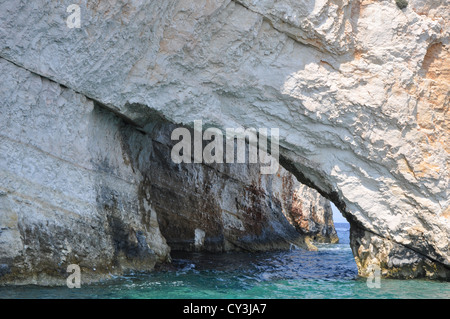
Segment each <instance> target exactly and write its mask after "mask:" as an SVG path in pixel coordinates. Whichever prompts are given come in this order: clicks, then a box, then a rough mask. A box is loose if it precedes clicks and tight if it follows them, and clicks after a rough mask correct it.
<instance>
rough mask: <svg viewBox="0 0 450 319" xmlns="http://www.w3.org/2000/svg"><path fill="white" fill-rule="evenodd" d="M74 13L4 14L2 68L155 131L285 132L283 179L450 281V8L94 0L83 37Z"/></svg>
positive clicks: (19, 10) (21, 10) (34, 7)
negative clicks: (16, 68)
mask: <svg viewBox="0 0 450 319" xmlns="http://www.w3.org/2000/svg"><path fill="white" fill-rule="evenodd" d="M69 4H71V3H70V1H58V2H54V1H52V2H48V1H43V0H38V1H32V2H31V1H13V2H11V1H3V2H2V3H1V4H0V5H1V9H2V10H0V24H1V26H2V27H1V28H0V56H1V57H3V58H5V59H8V60H10V61H12V62H14V63H16V64H17V65H20V66H21V67H23V68H26V69H29V70H31V71H33V72H35V73H38V74H40V75H42V76H44V77H46V78H50V79H52V80H54V81H56V82H58V83H60V84H63V85H65V86H67V87H70V88H72V89H73V90H75V91H77V92H80V93H82V94H83V95H85V96H87V97H89V98H92V99H94V100H96V101H99V102H101V103H103V104H104V105H106V106H108V107H110V108H111V109H113V110H114V111H116V112H118V113H120V114H121V115H123V116H124V117H126V118H128V119H130V120H132V121H134V122H135V123H137V124H139V125H141V126H142V127H144V128H145V125H146V124H147V123H148V122H149V118H150V115H149V111H150V110H157V111H159V112H160V113H162V114H163V115H164V116H165V117H166V118H167V119H168V120H170V121H171V122H173V123H183V124H186V125H192V123H193V121H194V120H200V119H202V120H203V121H204V123H206V124H208V125H214V126H217V127H219V128H226V127H236V126H239V125H241V126H243V127H275V128H279V129H280V145H281V161H282V164H283V166H284V167H285V168H287V169H288V170H289V171H291V172H293V173H294V174H295V175H296V176H297V177H298V178H299V180H300V181H301V182H303V183H305V184H307V185H309V186H312V187H314V188H316V189H317V190H318V191H319V192H320V193H321V194H322V195H324V196H326V197H328V198H329V199H332V200H333V201H334V202H335V204H336V205H337V206H338V207H339V208H340V209H341V211H342V212H343V213H344V214H345V216H346V217H347V218H348V219H349V220H350V221H351V223H352V229H353V231H352V236H356V237H359V235H356V234H359V231H366V232H367V234H366V235H364V237H366V236H378V237H380V238H383V240H385V241H390V242H392V245H396V247H398V249H397V251H399V250H404V252H405V254H404V255H407V254H406V252H409V251H413V252H415V253H417V254H419V255H420V256H422V257H423V258H425V259H426V260H428V262H429V263H431V264H435V265H436V267H437V268H440V267H442V268H443V269H445V273H446V274H448V271H449V267H450V254H449V237H450V236H449V234H450V223H449V218H450V208H449V198H450V196H449V189H450V187H449V181H450V176H449V174H448V172H449V167H448V165H449V156H448V153H449V148H448V146H449V145H450V143H449V142H448V136H449V126H448V119H449V82H450V81H449V74H450V73H449V65H450V63H448V60H449V52H450V51H449V30H450V28H449V21H450V19H449V12H450V9H449V3H448V1H445V0H440V1H434V0H433V1H432V0H428V1H427V0H410V1H409V5H408V7H406V8H404V9H402V10H401V9H399V8H398V7H397V5H396V4H395V1H393V0H384V1H366V0H354V1H351V0H343V1H332V0H324V1H315V0H307V1H290V0H284V1H277V2H274V3H272V2H269V1H246V0H241V1H229V0H215V1H209V0H208V1H206V0H205V1H189V0H179V1H175V0H173V1H152V2H143V1H130V2H122V1H119V0H117V1H109V2H105V1H99V0H93V1H87V2H86V3H82V4H81V13H82V15H81V27H80V28H79V29H69V28H68V27H67V25H66V21H65V19H66V18H67V16H68V13H67V12H66V8H67V7H68V6H69ZM150 113H151V112H150ZM353 242H355V241H353ZM354 248H355V247H354ZM353 251H354V253H355V254H356V256H355V257H356V258H360V259H361V256H358V255H357V254H358V253H359V249H354V250H353ZM369 254H370V256H371V258H370V260H371V262H372V263H374V264H377V265H381V266H382V265H387V264H389V260H386V258H388V257H387V255H386V254H382V253H380V252H379V251H376V250H371V251H370V252H369ZM406 264H407V263H405V264H404V265H406ZM365 265H366V264H365V263H359V266H360V273H361V274H362V275H364V274H365V273H366V271H365V269H364V267H365ZM385 270H386V272H389V269H388V268H386V269H385ZM400 273H401V272H396V274H400ZM419 273H422V274H423V273H425V272H424V271H421V272H419ZM427 274H428V273H427ZM441 274H442V273H441ZM446 274H444V278H445V276H446ZM392 275H395V274H394V273H392ZM440 277H442V275H440Z"/></svg>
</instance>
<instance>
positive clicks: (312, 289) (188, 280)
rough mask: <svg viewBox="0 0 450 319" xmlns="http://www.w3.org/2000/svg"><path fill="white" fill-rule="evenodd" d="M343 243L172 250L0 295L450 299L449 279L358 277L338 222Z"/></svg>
mask: <svg viewBox="0 0 450 319" xmlns="http://www.w3.org/2000/svg"><path fill="white" fill-rule="evenodd" d="M336 230H337V232H338V235H339V238H340V243H339V244H334V245H329V244H321V245H319V246H318V247H319V250H318V251H315V252H313V251H304V250H301V249H293V250H290V251H277V252H265V253H251V254H250V253H226V254H203V253H202V254H200V253H173V254H172V258H173V264H172V266H171V267H170V268H169V269H166V270H160V271H155V272H153V273H150V274H130V275H127V276H122V277H117V278H114V279H112V280H108V281H105V282H101V283H97V284H92V285H83V286H82V287H81V288H80V289H69V288H67V287H53V288H48V287H39V286H22V287H0V298H173V299H176V298H188V299H190V298H211V299H218V298H245V299H247V298H280V299H292V298H314V299H318V298H319V299H322V298H338V299H341V298H357V299H360V298H433V299H435V298H444V299H448V298H450V283H447V282H436V281H428V280H387V279H381V283H380V284H381V287H380V288H369V287H368V286H367V281H366V279H362V278H358V276H357V269H356V265H355V261H354V259H353V255H352V252H351V250H350V246H349V226H348V224H336Z"/></svg>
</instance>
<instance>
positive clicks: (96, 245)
mask: <svg viewBox="0 0 450 319" xmlns="http://www.w3.org/2000/svg"><path fill="white" fill-rule="evenodd" d="M0 73H1V74H4V77H3V80H2V81H0V96H2V105H1V107H0V110H1V117H0V128H1V136H0V140H1V143H0V177H1V184H0V282H2V283H16V284H20V283H36V284H45V285H51V284H61V283H64V278H66V277H67V273H66V268H67V266H68V265H69V264H78V265H79V266H80V267H81V270H82V274H83V276H82V279H83V281H84V282H89V281H91V280H98V279H100V278H103V277H108V276H110V275H111V274H121V273H123V272H126V271H128V270H133V271H149V270H152V269H153V267H154V266H155V264H156V263H161V262H165V261H169V260H170V254H169V253H170V249H171V248H172V249H183V250H208V251H226V250H236V249H243V250H247V251H255V250H268V249H276V248H289V247H290V246H291V245H292V244H295V245H298V246H301V247H303V248H307V249H308V248H310V247H311V246H310V245H309V240H308V239H309V237H312V234H311V233H310V232H309V230H305V232H304V233H299V232H298V231H297V230H296V228H295V227H293V226H292V225H290V224H289V222H288V221H287V220H286V218H285V216H284V215H283V213H285V210H286V209H290V207H291V205H292V203H293V205H297V206H298V205H301V203H300V200H301V198H299V197H295V192H296V190H297V189H298V188H299V187H300V184H299V183H298V182H296V179H295V177H294V176H293V175H292V174H290V173H288V172H287V171H285V170H284V169H282V168H280V169H279V173H278V174H277V175H265V176H262V175H261V174H260V170H259V165H257V164H214V165H213V164H211V165H205V164H174V163H173V162H172V160H171V158H170V153H171V149H172V146H173V144H174V143H175V142H174V141H172V140H171V132H172V130H173V129H174V127H175V125H173V124H170V123H167V122H166V121H164V120H163V119H162V118H161V117H158V116H157V115H155V116H154V117H153V118H152V121H151V122H149V123H151V124H152V129H150V128H148V130H147V133H144V132H142V131H141V130H139V129H138V128H136V126H134V125H133V124H132V123H128V122H127V121H124V120H123V119H121V118H120V117H118V116H117V115H115V114H113V113H111V112H110V111H108V110H106V109H105V108H104V107H102V106H101V105H99V104H98V103H95V102H94V101H92V100H90V99H87V98H86V97H84V96H83V95H81V94H79V93H76V92H74V91H73V90H71V89H68V88H65V87H62V86H61V85H59V84H57V83H55V82H52V81H50V80H48V79H45V78H42V77H40V76H38V75H36V74H33V73H31V72H29V71H27V70H25V69H23V68H20V67H18V66H16V65H14V64H12V63H10V62H7V61H5V60H3V59H0ZM309 192H310V193H311V195H310V196H314V195H313V194H315V195H316V196H320V195H318V193H317V192H316V191H314V190H312V189H309ZM308 194H309V193H308V191H306V192H305V194H304V196H308ZM302 196H303V195H302ZM305 198H306V197H305ZM323 200H324V199H323ZM325 204H326V202H324V203H322V202H316V203H315V204H314V205H313V207H312V208H313V209H315V210H317V211H320V212H323V214H319V218H322V220H329V219H330V218H331V215H330V214H329V213H327V212H326V211H325V210H324V209H323V208H322V206H321V205H325ZM311 222H312V220H311ZM328 227H332V224H331V225H328ZM305 239H306V241H305Z"/></svg>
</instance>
